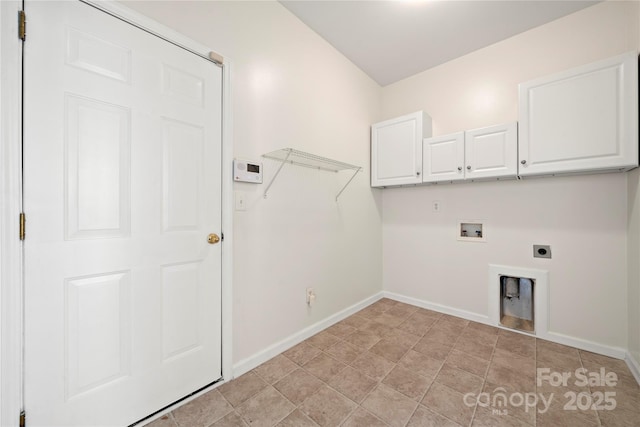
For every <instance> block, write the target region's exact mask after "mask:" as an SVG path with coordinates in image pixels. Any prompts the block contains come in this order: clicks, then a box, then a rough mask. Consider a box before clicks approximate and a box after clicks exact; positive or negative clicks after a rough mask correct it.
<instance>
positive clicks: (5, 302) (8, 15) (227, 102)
mask: <svg viewBox="0 0 640 427" xmlns="http://www.w3.org/2000/svg"><path fill="white" fill-rule="evenodd" d="M83 1H85V3H89V4H92V5H94V6H95V7H97V8H99V9H102V10H104V11H105V12H107V13H110V14H111V15H114V16H116V17H118V18H120V19H123V20H125V21H127V22H129V23H132V24H134V25H136V26H138V27H141V28H143V29H145V30H147V31H149V32H151V33H153V34H155V35H157V36H159V37H161V38H163V39H165V40H168V41H170V42H172V43H174V44H176V45H178V46H180V47H183V48H186V49H187V50H190V51H192V52H193V53H195V54H197V55H200V56H203V57H205V58H209V53H210V52H211V49H209V48H207V47H206V46H204V45H201V44H199V43H198V42H195V41H193V40H191V39H189V38H187V37H185V36H184V35H182V34H180V33H178V32H176V31H174V30H172V29H171V28H169V27H166V26H164V25H162V24H159V23H158V22H155V21H153V20H151V19H149V18H148V17H146V16H144V15H142V14H140V13H137V12H135V11H133V10H131V9H129V8H127V7H125V6H123V5H122V4H120V3H117V2H115V1H113V0H83ZM21 9H22V1H15V0H3V1H0V100H1V102H0V171H1V173H0V349H1V352H0V425H2V426H7V427H14V426H18V424H19V414H20V411H21V409H22V407H23V390H22V386H23V374H22V369H23V363H22V347H23V304H24V301H23V270H22V267H23V252H22V243H21V242H20V240H19V228H18V224H19V214H20V212H21V211H22V147H21V141H22V44H21V42H20V40H19V39H18V36H17V34H18V19H17V16H18V11H19V10H21ZM28 20H29V17H28V16H27V43H28V40H29V36H28ZM231 67H232V64H231V61H230V60H229V59H227V58H224V64H223V65H222V86H223V88H222V171H221V173H222V232H223V233H224V244H223V246H222V379H223V381H229V380H231V379H232V377H233V371H232V369H231V368H232V336H231V333H232V328H231V320H232V313H231V307H232V302H233V300H232V296H231V291H232V286H231V284H232V272H233V269H232V268H233V258H232V257H233V208H232V206H233V180H232V171H231V167H232V162H233V135H232V108H231ZM26 214H27V218H28V212H26ZM27 221H28V219H27ZM27 236H28V225H27ZM27 239H28V237H27ZM27 416H28V414H27Z"/></svg>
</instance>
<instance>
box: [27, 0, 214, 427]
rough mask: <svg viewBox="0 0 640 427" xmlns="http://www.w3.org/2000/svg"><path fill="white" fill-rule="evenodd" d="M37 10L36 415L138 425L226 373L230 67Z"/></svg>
mask: <svg viewBox="0 0 640 427" xmlns="http://www.w3.org/2000/svg"><path fill="white" fill-rule="evenodd" d="M25 10H26V13H27V16H28V19H29V38H28V40H27V42H26V43H25V66H24V68H25V76H24V84H25V95H24V106H25V113H24V121H25V132H24V138H25V139H24V186H25V190H24V197H25V200H24V205H25V212H26V214H27V218H28V236H27V239H26V240H25V409H26V411H27V413H28V418H29V423H30V424H31V425H46V426H53V425H65V426H87V425H92V426H100V425H109V426H114V425H129V424H131V423H133V422H135V421H137V420H139V419H142V418H144V417H145V416H147V415H149V414H151V413H153V412H155V411H157V410H159V409H161V408H162V407H164V406H166V405H169V404H171V403H173V402H174V401H176V400H179V399H181V398H182V397H185V396H187V395H189V394H190V393H192V392H193V391H195V390H198V389H200V388H201V387H204V386H206V385H207V384H210V383H212V382H214V381H216V380H218V379H219V378H220V377H221V298H220V297H221V291H220V281H221V245H220V244H218V245H209V244H208V243H207V235H208V234H209V233H220V226H221V216H220V211H221V209H220V205H221V202H220V200H221V197H220V196H221V173H220V171H221V116H222V114H221V105H222V102H221V99H222V94H221V93H222V92H221V89H222V74H221V69H220V68H219V67H218V66H216V65H215V64H213V63H211V62H210V61H207V60H205V59H203V58H200V57H198V56H196V55H194V54H192V53H189V52H187V51H185V50H183V49H181V48H178V47H176V46H174V45H172V44H170V43H167V42H165V41H163V40H161V39H159V38H157V37H155V36H152V35H150V34H148V33H146V32H144V31H142V30H139V29H137V28H135V27H133V26H131V25H129V24H127V23H125V22H123V21H120V20H118V19H116V18H113V17H111V16H110V15H107V14H105V13H103V12H101V11H99V10H97V9H95V8H93V7H91V6H88V5H86V4H83V3H80V2H70V1H62V2H31V1H27V2H26V5H25Z"/></svg>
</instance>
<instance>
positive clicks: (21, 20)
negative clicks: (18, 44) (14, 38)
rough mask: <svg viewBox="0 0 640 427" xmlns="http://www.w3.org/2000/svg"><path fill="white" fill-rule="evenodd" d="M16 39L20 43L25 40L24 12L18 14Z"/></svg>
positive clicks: (25, 21)
mask: <svg viewBox="0 0 640 427" xmlns="http://www.w3.org/2000/svg"><path fill="white" fill-rule="evenodd" d="M18 38H19V39H20V40H22V41H25V40H26V39H27V15H26V14H25V13H24V10H21V11H19V12H18Z"/></svg>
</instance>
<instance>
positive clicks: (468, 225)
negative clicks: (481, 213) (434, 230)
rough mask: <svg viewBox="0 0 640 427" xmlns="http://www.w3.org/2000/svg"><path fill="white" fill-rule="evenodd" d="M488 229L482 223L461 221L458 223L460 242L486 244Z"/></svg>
mask: <svg viewBox="0 0 640 427" xmlns="http://www.w3.org/2000/svg"><path fill="white" fill-rule="evenodd" d="M486 232H487V230H486V228H485V227H484V224H483V222H482V221H467V220H461V221H459V222H458V240H461V241H465V242H486V241H487V236H486Z"/></svg>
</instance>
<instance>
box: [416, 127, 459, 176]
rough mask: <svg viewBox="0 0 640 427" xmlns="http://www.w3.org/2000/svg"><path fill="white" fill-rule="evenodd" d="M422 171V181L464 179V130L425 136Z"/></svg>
mask: <svg viewBox="0 0 640 427" xmlns="http://www.w3.org/2000/svg"><path fill="white" fill-rule="evenodd" d="M422 171H423V172H424V175H423V176H422V182H438V181H459V180H462V179H464V132H457V133H452V134H449V135H443V136H434V137H433V138H425V139H424V143H423V146H422Z"/></svg>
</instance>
